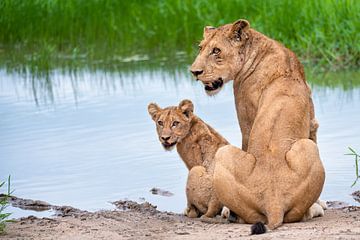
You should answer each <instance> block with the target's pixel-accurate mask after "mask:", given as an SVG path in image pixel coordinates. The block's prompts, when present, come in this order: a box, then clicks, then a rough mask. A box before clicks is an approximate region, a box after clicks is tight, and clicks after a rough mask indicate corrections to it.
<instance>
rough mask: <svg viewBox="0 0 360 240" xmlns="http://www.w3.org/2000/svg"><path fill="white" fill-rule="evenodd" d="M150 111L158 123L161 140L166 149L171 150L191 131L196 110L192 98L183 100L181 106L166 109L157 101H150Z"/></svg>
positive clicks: (157, 127)
mask: <svg viewBox="0 0 360 240" xmlns="http://www.w3.org/2000/svg"><path fill="white" fill-rule="evenodd" d="M148 111H149V114H150V116H151V118H152V119H153V120H154V122H155V124H156V130H157V133H158V136H159V140H160V142H161V144H162V145H163V146H164V148H165V149H166V150H171V149H172V148H173V147H174V146H175V145H176V144H177V143H178V142H180V141H181V140H182V139H183V138H184V137H185V136H186V135H187V134H188V133H189V131H190V127H191V120H192V118H193V111H194V105H193V104H192V102H191V101H190V100H182V101H181V102H180V104H179V106H171V107H166V108H164V109H162V108H160V107H159V106H158V105H157V104H156V103H150V104H149V106H148Z"/></svg>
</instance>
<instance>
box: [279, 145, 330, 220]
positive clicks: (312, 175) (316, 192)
mask: <svg viewBox="0 0 360 240" xmlns="http://www.w3.org/2000/svg"><path fill="white" fill-rule="evenodd" d="M286 161H287V163H288V166H289V167H290V169H291V170H293V171H294V172H295V173H296V175H298V176H299V179H300V180H301V181H300V184H298V185H297V186H296V188H294V189H293V191H294V192H293V195H292V199H291V205H292V208H291V209H290V211H288V212H287V214H286V215H285V217H284V222H296V221H300V220H301V219H302V218H303V216H304V215H305V213H306V212H307V211H308V210H309V208H310V207H311V206H312V205H313V203H314V202H315V201H316V200H317V199H318V198H319V196H320V193H321V191H322V188H323V185H324V181H325V171H324V167H323V165H322V163H321V160H320V156H319V151H318V148H317V145H316V144H315V143H314V141H312V140H310V139H300V140H298V141H296V142H295V143H294V144H293V145H292V147H291V149H290V150H289V151H288V152H287V153H286ZM294 187H295V186H294ZM319 203H320V202H319ZM318 206H319V207H321V208H322V206H321V205H320V204H317V205H315V206H314V208H316V209H320V208H318ZM314 208H313V209H314ZM310 211H311V210H310Z"/></svg>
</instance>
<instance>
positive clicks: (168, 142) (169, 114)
mask: <svg viewBox="0 0 360 240" xmlns="http://www.w3.org/2000/svg"><path fill="white" fill-rule="evenodd" d="M148 111H149V114H150V115H151V118H152V119H153V120H154V121H155V123H156V130H157V133H158V136H159V140H160V142H161V144H162V145H163V147H164V148H165V149H166V150H171V149H172V148H173V147H174V146H176V149H177V151H178V153H179V155H180V157H181V158H182V160H183V161H184V163H185V165H186V167H187V168H188V169H189V175H188V179H187V184H186V197H187V202H188V203H187V208H186V209H185V212H184V214H185V215H186V216H188V217H191V218H195V217H198V216H199V214H201V215H204V216H205V217H209V218H212V217H214V216H216V215H217V214H218V213H220V211H221V209H222V207H223V206H222V204H221V203H220V202H219V200H218V198H217V196H216V195H215V192H214V191H213V172H214V165H215V164H214V156H215V153H216V151H217V150H218V149H219V148H220V147H222V146H225V145H227V144H229V143H228V142H227V141H226V140H225V138H223V137H222V136H221V135H220V134H219V133H217V132H216V131H215V130H214V129H213V128H212V127H210V126H209V125H207V124H206V123H205V122H203V121H202V120H201V119H200V118H198V117H197V116H195V115H194V114H193V112H194V106H193V104H192V102H191V101H190V100H183V101H181V102H180V104H179V106H170V107H166V108H163V109H162V108H160V107H159V106H158V105H157V104H155V103H150V104H149V106H148Z"/></svg>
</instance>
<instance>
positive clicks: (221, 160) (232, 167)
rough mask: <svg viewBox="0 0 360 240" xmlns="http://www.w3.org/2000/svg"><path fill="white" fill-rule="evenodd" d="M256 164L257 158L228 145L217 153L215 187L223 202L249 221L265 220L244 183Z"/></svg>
mask: <svg viewBox="0 0 360 240" xmlns="http://www.w3.org/2000/svg"><path fill="white" fill-rule="evenodd" d="M254 166H255V158H254V156H253V155H251V154H248V153H246V152H244V151H242V150H241V149H239V148H237V147H234V146H231V145H227V146H224V147H221V148H220V149H219V150H218V151H217V153H216V155H215V170H214V180H213V182H214V189H215V192H216V194H217V196H218V198H219V200H220V202H221V203H222V204H224V205H225V206H227V207H228V208H229V209H231V210H232V211H234V212H235V213H236V215H238V216H240V217H241V218H242V219H244V221H246V222H248V223H256V222H259V221H265V219H266V218H265V216H264V215H262V214H260V213H258V212H257V209H254V207H253V206H254V205H256V203H257V201H256V199H255V197H254V196H253V194H252V192H251V191H250V190H249V189H247V188H246V187H245V186H244V185H243V183H244V182H245V181H246V179H247V178H248V176H249V175H250V174H251V172H252V170H253V168H254Z"/></svg>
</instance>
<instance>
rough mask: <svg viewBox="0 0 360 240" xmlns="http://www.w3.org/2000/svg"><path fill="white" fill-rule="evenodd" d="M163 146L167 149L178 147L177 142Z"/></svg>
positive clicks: (165, 143)
mask: <svg viewBox="0 0 360 240" xmlns="http://www.w3.org/2000/svg"><path fill="white" fill-rule="evenodd" d="M162 145H163V146H164V148H165V149H171V148H172V147H173V146H175V145H176V142H173V143H168V142H164V143H162Z"/></svg>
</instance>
